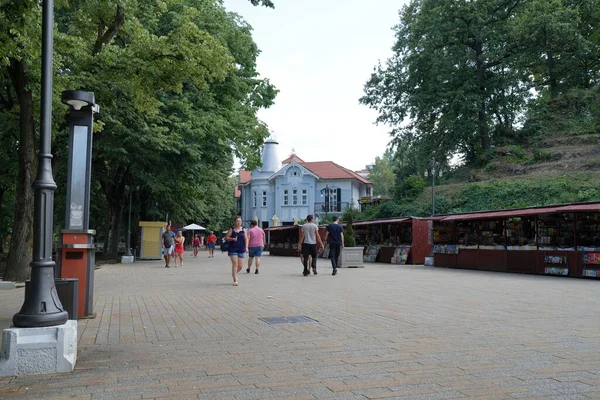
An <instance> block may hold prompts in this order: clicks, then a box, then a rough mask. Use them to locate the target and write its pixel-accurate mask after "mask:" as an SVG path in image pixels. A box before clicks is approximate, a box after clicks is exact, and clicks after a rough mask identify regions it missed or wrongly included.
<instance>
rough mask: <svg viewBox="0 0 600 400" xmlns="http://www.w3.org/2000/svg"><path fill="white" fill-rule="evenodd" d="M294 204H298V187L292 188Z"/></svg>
mask: <svg viewBox="0 0 600 400" xmlns="http://www.w3.org/2000/svg"><path fill="white" fill-rule="evenodd" d="M292 205H295V206H296V205H298V189H294V190H292Z"/></svg>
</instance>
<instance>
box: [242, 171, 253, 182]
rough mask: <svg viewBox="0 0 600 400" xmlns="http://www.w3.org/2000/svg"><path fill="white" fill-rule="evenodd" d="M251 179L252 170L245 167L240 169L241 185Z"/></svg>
mask: <svg viewBox="0 0 600 400" xmlns="http://www.w3.org/2000/svg"><path fill="white" fill-rule="evenodd" d="M251 179H252V171H246V170H244V169H240V185H243V184H244V183H248V182H250V180H251Z"/></svg>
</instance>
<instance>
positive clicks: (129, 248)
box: [125, 190, 133, 257]
mask: <svg viewBox="0 0 600 400" xmlns="http://www.w3.org/2000/svg"><path fill="white" fill-rule="evenodd" d="M132 197H133V190H130V191H129V223H128V224H127V249H126V250H125V255H126V256H127V257H131V198H132Z"/></svg>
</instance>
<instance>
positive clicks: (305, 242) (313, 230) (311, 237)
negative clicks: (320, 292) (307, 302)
mask: <svg viewBox="0 0 600 400" xmlns="http://www.w3.org/2000/svg"><path fill="white" fill-rule="evenodd" d="M322 247H323V242H322V241H321V236H319V227H318V226H317V225H315V224H314V223H313V216H312V215H310V214H309V215H308V216H307V217H306V223H305V224H304V225H302V229H301V230H300V237H299V240H298V250H300V251H302V256H303V257H304V260H303V261H304V263H303V264H304V271H303V272H302V275H304V276H308V275H310V271H309V269H308V256H311V257H312V260H311V261H312V262H311V264H312V271H313V274H314V275H317V251H318V250H319V249H320V248H322Z"/></svg>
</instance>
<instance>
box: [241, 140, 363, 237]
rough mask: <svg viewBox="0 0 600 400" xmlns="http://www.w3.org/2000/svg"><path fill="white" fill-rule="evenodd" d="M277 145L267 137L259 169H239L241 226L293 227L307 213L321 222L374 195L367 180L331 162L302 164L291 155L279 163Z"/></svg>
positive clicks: (358, 205)
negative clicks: (361, 199) (250, 223)
mask: <svg viewBox="0 0 600 400" xmlns="http://www.w3.org/2000/svg"><path fill="white" fill-rule="evenodd" d="M278 146H279V143H278V142H277V141H276V140H275V139H268V140H267V141H266V143H265V146H264V148H263V153H262V164H263V165H262V167H260V168H258V169H255V170H254V171H244V170H241V171H240V174H239V182H238V190H236V197H237V198H238V209H239V212H240V215H241V216H242V219H243V221H244V225H247V224H248V223H249V222H250V221H251V220H253V219H257V220H258V221H259V226H261V227H263V228H266V227H270V226H275V225H293V224H294V223H295V222H298V223H301V222H302V221H303V220H304V219H305V218H306V216H307V215H308V214H313V215H314V216H315V218H319V219H321V220H322V219H323V218H324V217H325V216H331V215H341V214H342V213H343V212H344V210H345V209H346V208H347V207H350V206H354V207H356V208H359V207H360V204H359V200H360V198H361V197H365V196H371V195H372V191H373V183H371V181H369V180H368V179H366V178H365V177H363V176H361V175H360V174H358V173H356V172H354V171H351V170H349V169H347V168H344V167H342V166H340V165H338V164H336V163H334V162H332V161H318V162H304V161H303V160H302V159H301V158H300V157H298V156H296V155H295V154H292V155H291V156H290V157H288V158H287V159H285V160H283V162H281V163H280V162H279V157H278Z"/></svg>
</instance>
